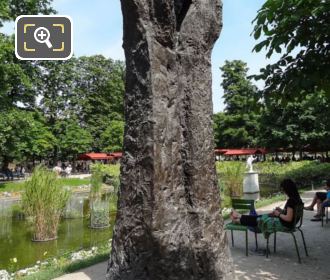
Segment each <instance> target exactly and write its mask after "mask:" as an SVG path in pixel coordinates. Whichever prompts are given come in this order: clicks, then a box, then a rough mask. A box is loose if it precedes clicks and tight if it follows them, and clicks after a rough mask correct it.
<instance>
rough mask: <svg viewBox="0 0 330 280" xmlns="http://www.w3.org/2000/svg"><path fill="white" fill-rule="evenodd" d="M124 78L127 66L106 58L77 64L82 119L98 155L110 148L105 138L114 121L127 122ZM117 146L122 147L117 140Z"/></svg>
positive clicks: (81, 59)
mask: <svg viewBox="0 0 330 280" xmlns="http://www.w3.org/2000/svg"><path fill="white" fill-rule="evenodd" d="M124 75H125V67H124V64H123V62H121V61H113V60H112V59H106V58H104V57H103V56H102V55H96V56H91V57H80V58H79V59H78V61H77V73H76V76H77V81H76V89H75V90H76V92H77V96H78V97H79V101H80V103H79V104H80V106H79V107H80V113H79V116H78V117H79V120H80V122H81V123H83V124H84V125H85V126H86V127H87V129H88V130H89V131H90V132H91V134H92V136H93V139H94V142H93V150H95V151H102V150H104V149H105V148H107V147H108V146H109V144H107V143H104V142H102V140H101V138H102V137H101V135H102V134H104V133H105V131H106V130H107V129H108V127H111V126H113V123H112V121H114V120H118V121H122V120H123V118H124V104H123V97H124ZM102 139H104V137H103V138H102ZM114 143H116V145H121V144H120V142H118V141H117V140H116V141H115V142H114Z"/></svg>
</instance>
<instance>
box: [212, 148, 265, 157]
mask: <svg viewBox="0 0 330 280" xmlns="http://www.w3.org/2000/svg"><path fill="white" fill-rule="evenodd" d="M215 153H217V154H222V155H225V156H246V155H258V154H266V149H263V148H259V149H215Z"/></svg>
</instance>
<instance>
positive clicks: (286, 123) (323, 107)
mask: <svg viewBox="0 0 330 280" xmlns="http://www.w3.org/2000/svg"><path fill="white" fill-rule="evenodd" d="M329 110H330V106H329V100H328V97H327V96H326V95H325V94H324V92H322V91H321V92H315V93H310V94H306V95H305V97H304V98H303V99H301V98H298V97H296V98H291V99H290V101H288V102H286V103H283V102H281V98H279V97H275V96H269V97H268V98H266V99H265V103H264V106H263V109H262V114H261V118H260V135H259V139H260V142H261V143H262V145H264V146H265V147H267V148H270V149H275V148H286V149H291V150H292V151H293V152H295V151H302V150H306V149H307V150H308V149H311V150H319V151H321V150H328V149H329V148H330V145H329V140H328V139H329V137H330V114H329Z"/></svg>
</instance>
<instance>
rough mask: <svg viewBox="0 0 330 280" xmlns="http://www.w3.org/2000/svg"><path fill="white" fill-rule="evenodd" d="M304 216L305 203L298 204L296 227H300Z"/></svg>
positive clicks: (295, 211)
mask: <svg viewBox="0 0 330 280" xmlns="http://www.w3.org/2000/svg"><path fill="white" fill-rule="evenodd" d="M303 218H304V203H302V204H298V205H297V206H296V208H295V209H294V227H295V228H300V227H301V225H302V222H303Z"/></svg>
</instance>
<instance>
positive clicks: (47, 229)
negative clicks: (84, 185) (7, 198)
mask: <svg viewBox="0 0 330 280" xmlns="http://www.w3.org/2000/svg"><path fill="white" fill-rule="evenodd" d="M69 196H70V193H69V191H68V190H66V189H63V188H62V187H61V186H60V185H59V184H58V180H57V178H56V174H55V173H54V172H53V171H49V170H47V169H46V168H45V167H42V166H38V167H36V168H35V169H34V171H33V173H32V176H31V178H30V179H28V180H27V181H26V182H25V192H24V193H23V197H22V203H23V209H24V211H25V213H26V215H27V216H28V220H29V221H30V222H31V224H32V229H33V240H34V241H47V240H52V239H56V238H57V230H58V225H59V221H60V217H61V214H62V212H63V209H64V208H65V205H66V203H67V201H68V199H69Z"/></svg>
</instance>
